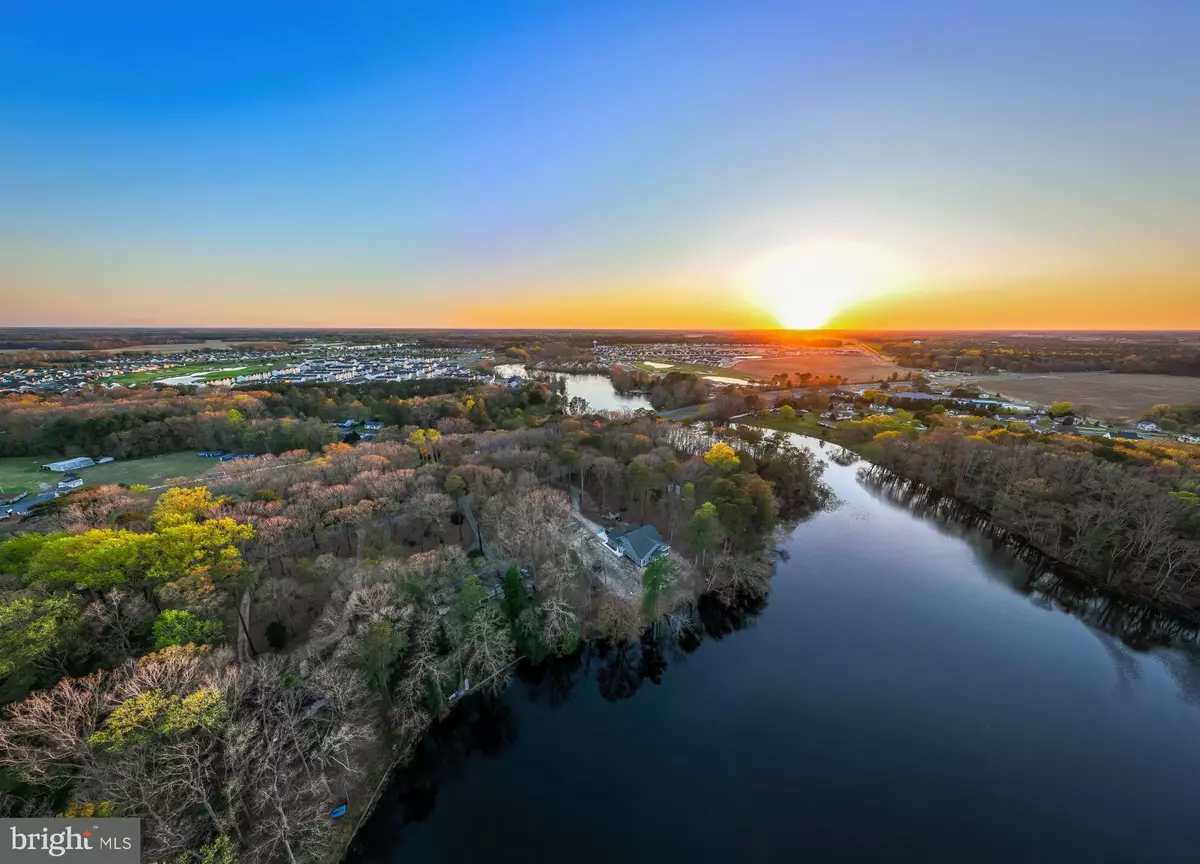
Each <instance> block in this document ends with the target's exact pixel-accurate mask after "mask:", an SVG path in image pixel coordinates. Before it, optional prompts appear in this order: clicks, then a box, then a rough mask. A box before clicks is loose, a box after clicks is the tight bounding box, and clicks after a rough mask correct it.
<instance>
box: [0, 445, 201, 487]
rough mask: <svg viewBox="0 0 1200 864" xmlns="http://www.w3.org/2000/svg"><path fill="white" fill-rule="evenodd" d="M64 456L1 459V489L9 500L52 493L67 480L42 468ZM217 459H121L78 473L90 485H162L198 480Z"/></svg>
mask: <svg viewBox="0 0 1200 864" xmlns="http://www.w3.org/2000/svg"><path fill="white" fill-rule="evenodd" d="M62 458H64V457H62V456H40V457H32V456H14V457H10V458H7V459H0V490H3V494H4V496H5V497H8V496H10V495H15V494H17V493H19V492H31V493H32V492H45V491H51V490H53V489H54V487H55V486H56V485H57V484H58V481H59V480H61V479H62V478H63V475H62V474H61V473H59V472H57V471H43V470H42V465H44V464H45V463H47V462H55V461H58V460H60V459H62ZM219 464H220V462H219V461H218V460H216V459H201V458H200V457H199V456H197V455H196V454H195V453H193V452H187V453H168V454H166V455H165V456H147V457H145V458H143V459H118V460H116V461H115V462H106V463H105V464H103V465H93V466H92V467H91V468H81V469H80V470H79V471H77V472H75V473H77V474H78V475H79V476H80V477H82V478H83V481H84V483H86V484H87V485H88V486H105V485H109V484H114V483H127V484H129V485H130V486H133V485H134V484H137V483H144V484H145V485H147V486H159V485H161V484H162V483H163V482H164V481H166V480H168V479H169V478H172V477H196V476H198V475H199V474H202V473H203V472H205V471H207V470H208V469H210V468H213V467H215V466H217V465H219Z"/></svg>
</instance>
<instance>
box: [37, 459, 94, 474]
mask: <svg viewBox="0 0 1200 864" xmlns="http://www.w3.org/2000/svg"><path fill="white" fill-rule="evenodd" d="M95 464H96V463H95V461H93V460H91V459H89V458H88V457H87V456H77V457H76V458H74V459H64V460H62V461H61V462H47V463H46V464H45V465H43V466H42V467H43V468H48V469H50V470H51V471H74V470H75V469H76V468H88V467H90V466H92V465H95Z"/></svg>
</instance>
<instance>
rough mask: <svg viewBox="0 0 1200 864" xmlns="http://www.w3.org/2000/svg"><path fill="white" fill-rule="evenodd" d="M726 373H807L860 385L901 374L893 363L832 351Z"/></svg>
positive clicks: (751, 363) (744, 364) (753, 363)
mask: <svg viewBox="0 0 1200 864" xmlns="http://www.w3.org/2000/svg"><path fill="white" fill-rule="evenodd" d="M726 371H727V372H733V373H735V374H736V373H738V372H744V373H746V374H749V375H760V376H762V377H764V378H770V377H771V376H772V375H778V374H779V373H780V372H787V373H788V374H789V375H792V374H798V373H804V372H810V373H812V374H813V375H814V376H816V377H824V376H827V375H842V376H844V377H845V379H846V380H847V381H848V382H850V383H855V382H862V381H879V380H880V379H882V378H887V377H888V376H889V375H891V374H892V373H893V372H901V371H903V370H902V369H901V368H900V367H899V366H897V365H895V364H894V363H889V362H887V361H886V360H881V359H880V358H879V357H876V356H874V355H869V354H835V353H833V352H832V351H820V352H817V353H810V354H798V355H795V356H793V357H763V358H761V359H759V360H742V361H741V362H740V363H738V364H737V365H736V366H735V367H734V369H733V370H726Z"/></svg>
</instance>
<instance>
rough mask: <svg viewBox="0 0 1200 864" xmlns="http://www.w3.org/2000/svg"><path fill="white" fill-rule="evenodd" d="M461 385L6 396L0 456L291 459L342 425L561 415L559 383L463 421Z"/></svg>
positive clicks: (485, 404) (478, 422)
mask: <svg viewBox="0 0 1200 864" xmlns="http://www.w3.org/2000/svg"><path fill="white" fill-rule="evenodd" d="M466 389H467V385H466V383H465V382H462V381H458V380H442V379H426V380H417V381H404V382H380V383H377V384H372V385H369V386H365V387H362V386H359V387H350V386H347V385H338V384H319V385H318V384H302V385H292V384H279V385H270V386H265V387H261V388H255V389H243V390H234V391H211V390H205V391H198V390H197V389H196V388H163V389H155V390H150V389H145V390H136V391H132V392H131V391H109V390H100V389H89V390H83V391H77V392H73V393H67V394H54V395H52V396H51V395H47V396H37V395H26V394H16V393H10V394H6V395H4V396H0V429H3V430H4V434H3V435H0V456H51V455H57V456H79V455H83V456H113V457H114V458H118V459H123V458H135V457H139V456H155V455H159V454H162V453H174V452H178V451H180V450H212V449H224V450H238V451H248V452H253V453H283V452H285V451H288V450H296V449H306V450H314V451H315V450H319V449H320V448H321V447H322V446H324V445H325V444H329V443H332V442H334V441H336V440H337V434H336V430H335V429H333V428H332V427H331V426H330V425H329V424H330V423H331V422H332V421H335V420H344V419H353V420H360V421H361V420H378V421H379V422H381V423H384V424H385V425H388V426H405V425H409V424H413V425H420V426H423V427H425V426H438V424H439V423H440V424H441V428H442V429H443V430H446V431H448V430H454V429H457V430H460V431H461V430H462V429H472V428H486V427H489V426H490V425H491V424H492V420H493V416H492V415H493V414H494V415H495V418H496V421H497V422H498V424H499V425H501V426H503V425H505V424H508V425H510V426H518V425H521V424H522V423H524V422H525V419H524V418H525V416H526V413H527V411H528V412H530V413H532V414H537V413H539V412H541V413H545V412H547V411H550V410H552V407H553V406H552V405H551V401H552V400H553V399H555V398H559V399H561V396H562V392H563V391H562V387H561V385H560V384H559V383H557V382H555V381H553V380H552V381H549V382H544V383H538V382H530V383H529V384H528V385H526V386H524V387H522V388H521V389H519V390H511V389H508V388H501V387H480V388H477V390H476V393H477V396H476V398H475V399H474V400H473V401H472V405H473V408H472V410H470V411H467V412H463V411H462V410H461V406H462V404H463V399H462V398H461V394H462V393H463V391H465V390H466Z"/></svg>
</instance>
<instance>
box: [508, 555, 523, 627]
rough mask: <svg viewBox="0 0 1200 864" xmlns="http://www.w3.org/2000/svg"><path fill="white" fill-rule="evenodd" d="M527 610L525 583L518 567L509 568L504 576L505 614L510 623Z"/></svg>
mask: <svg viewBox="0 0 1200 864" xmlns="http://www.w3.org/2000/svg"><path fill="white" fill-rule="evenodd" d="M524 608H525V583H523V582H522V581H521V573H520V571H519V570H517V568H516V567H509V568H508V571H507V572H506V573H505V574H504V612H505V614H506V615H508V620H509V621H516V620H517V618H518V616H520V614H521V611H522V610H523V609H524Z"/></svg>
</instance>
